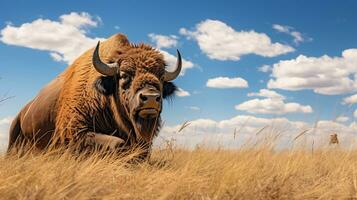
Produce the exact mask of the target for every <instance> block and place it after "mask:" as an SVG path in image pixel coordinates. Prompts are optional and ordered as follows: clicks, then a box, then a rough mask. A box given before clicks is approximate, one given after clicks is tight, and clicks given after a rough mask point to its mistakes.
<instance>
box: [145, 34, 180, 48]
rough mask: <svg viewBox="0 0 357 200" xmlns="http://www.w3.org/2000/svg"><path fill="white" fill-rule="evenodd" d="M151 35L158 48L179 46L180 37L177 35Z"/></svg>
mask: <svg viewBox="0 0 357 200" xmlns="http://www.w3.org/2000/svg"><path fill="white" fill-rule="evenodd" d="M149 37H150V39H151V41H152V42H154V43H155V45H156V46H157V48H171V47H176V46H177V39H178V38H177V36H176V35H169V36H166V35H160V34H154V33H150V34H149Z"/></svg>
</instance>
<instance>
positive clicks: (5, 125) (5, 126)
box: [0, 117, 13, 152]
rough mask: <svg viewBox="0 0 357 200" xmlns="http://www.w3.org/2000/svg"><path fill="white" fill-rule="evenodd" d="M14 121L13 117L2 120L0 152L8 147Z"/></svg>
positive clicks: (0, 122)
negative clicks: (11, 125)
mask: <svg viewBox="0 0 357 200" xmlns="http://www.w3.org/2000/svg"><path fill="white" fill-rule="evenodd" d="M12 119H13V118H12V117H5V118H2V119H0V152H2V151H4V150H5V149H6V147H7V143H8V137H9V128H10V124H11V122H12Z"/></svg>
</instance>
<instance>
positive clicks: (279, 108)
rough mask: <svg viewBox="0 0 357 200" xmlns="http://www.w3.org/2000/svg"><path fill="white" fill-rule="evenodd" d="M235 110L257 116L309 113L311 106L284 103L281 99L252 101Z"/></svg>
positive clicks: (237, 106)
mask: <svg viewBox="0 0 357 200" xmlns="http://www.w3.org/2000/svg"><path fill="white" fill-rule="evenodd" d="M235 109H236V110H242V111H246V112H248V113H259V114H278V115H282V114H287V113H311V112H312V108H311V106H305V105H300V104H298V103H294V102H293V103H285V102H284V101H283V100H282V99H272V98H266V99H252V100H248V101H245V102H243V103H241V104H239V105H236V106H235Z"/></svg>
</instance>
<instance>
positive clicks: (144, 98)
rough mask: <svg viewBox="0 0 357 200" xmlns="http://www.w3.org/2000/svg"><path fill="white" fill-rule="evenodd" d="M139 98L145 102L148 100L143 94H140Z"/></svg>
mask: <svg viewBox="0 0 357 200" xmlns="http://www.w3.org/2000/svg"><path fill="white" fill-rule="evenodd" d="M140 99H141V100H142V101H143V102H145V101H147V100H148V98H147V97H146V96H144V95H143V94H140Z"/></svg>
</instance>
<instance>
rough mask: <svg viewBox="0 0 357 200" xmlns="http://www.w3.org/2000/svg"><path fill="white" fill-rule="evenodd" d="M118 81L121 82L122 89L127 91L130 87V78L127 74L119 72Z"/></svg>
mask: <svg viewBox="0 0 357 200" xmlns="http://www.w3.org/2000/svg"><path fill="white" fill-rule="evenodd" d="M120 80H121V81H122V87H123V88H124V89H127V88H128V87H129V85H130V81H131V76H130V75H129V74H128V73H125V72H120Z"/></svg>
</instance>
